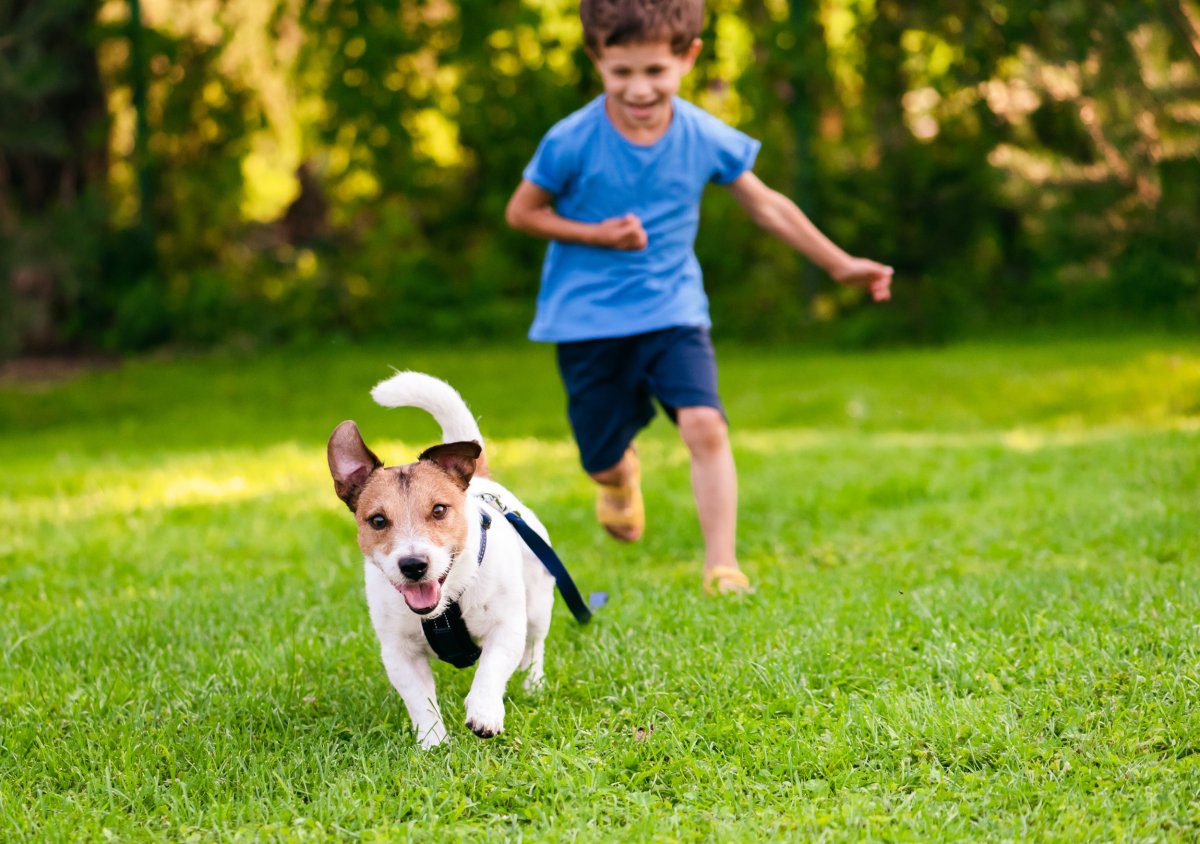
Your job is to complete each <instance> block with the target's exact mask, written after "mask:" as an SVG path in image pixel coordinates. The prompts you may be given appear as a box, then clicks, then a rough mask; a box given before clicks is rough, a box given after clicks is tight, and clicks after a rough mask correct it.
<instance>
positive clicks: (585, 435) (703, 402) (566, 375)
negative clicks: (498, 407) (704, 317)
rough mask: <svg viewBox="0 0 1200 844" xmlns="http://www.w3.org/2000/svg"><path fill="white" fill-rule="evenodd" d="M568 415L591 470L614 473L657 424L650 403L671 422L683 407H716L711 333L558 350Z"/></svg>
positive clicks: (692, 330) (663, 334) (678, 331)
mask: <svg viewBox="0 0 1200 844" xmlns="http://www.w3.org/2000/svg"><path fill="white" fill-rule="evenodd" d="M558 371H559V373H560V374H561V375H562V380H563V385H564V386H565V387H566V388H567V415H568V416H569V417H570V419H571V430H572V431H573V432H574V433H575V442H576V443H577V444H578V445H579V457H580V460H581V462H582V463H583V468H584V469H585V470H587V471H588V472H602V471H604V470H605V469H611V468H612V467H613V466H615V465H617V463H619V462H620V460H621V455H623V454H624V453H625V449H626V448H628V447H629V444H630V443H632V442H633V438H634V437H635V436H637V433H638V431H640V430H642V428H644V427H646V426H647V425H648V424H650V420H651V419H653V418H654V402H653V400H654V399H657V400H658V403H659V404H660V405H662V408H663V410H664V411H666V413H667V415H668V416H669V417H671V421H672V422H674V421H675V415H676V411H678V409H679V408H681V407H714V408H716V409H717V410H719V411H721V413H722V415H723V414H724V413H725V409H724V407H722V405H721V397H720V396H719V395H718V394H717V359H716V357H715V356H714V354H713V346H712V340H711V339H710V338H709V335H708V329H706V328H697V327H694V326H684V327H679V328H665V329H663V330H661V331H651V332H649V333H647V334H635V335H633V336H632V337H612V338H606V339H603V340H581V341H579V342H576V343H560V344H559V345H558Z"/></svg>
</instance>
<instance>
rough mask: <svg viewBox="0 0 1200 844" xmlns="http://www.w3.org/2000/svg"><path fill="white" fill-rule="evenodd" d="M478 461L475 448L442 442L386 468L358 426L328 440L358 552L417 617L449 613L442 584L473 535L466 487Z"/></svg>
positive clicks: (331, 466)
mask: <svg viewBox="0 0 1200 844" xmlns="http://www.w3.org/2000/svg"><path fill="white" fill-rule="evenodd" d="M480 454H481V449H480V446H479V444H478V443H474V442H458V443H445V444H443V445H436V446H434V447H432V448H429V449H426V450H425V452H424V453H422V454H421V456H420V457H419V458H418V460H417V462H416V463H409V464H408V465H406V466H393V467H390V468H384V467H383V463H382V462H381V461H380V460H379V458H378V457H376V456H375V455H374V454H373V453H372V452H371V450H370V449H369V448H367V446H366V444H365V443H364V442H363V439H362V435H361V434H360V433H359V431H358V426H357V425H355V424H354V423H353V422H350V421H346V422H343V423H342V424H341V425H339V426H338V427H337V428H336V429H334V432H333V434H332V435H331V436H330V438H329V447H328V457H329V471H330V474H331V475H332V476H333V484H334V489H335V490H336V491H337V494H338V497H339V498H341V499H342V500H343V501H344V502H346V506H347V507H349V508H350V509H351V510H352V511H353V512H354V517H355V520H356V521H357V522H358V547H359V548H360V549H361V550H362V552H363V556H364V557H365V558H366V559H367V560H368V561H369V562H370V563H371V564H372V565H374V566H375V567H377V568H378V569H379V570H380V571H381V572H382V573H383V576H384V577H386V578H387V579H388V581H389V582H390V583H391V584H392V586H393V587H395V589H396V591H397V592H399V593H400V595H401V596H402V597H403V598H404V602H405V603H406V604H407V605H408V608H409V609H410V610H412V611H413V612H415V613H417V614H418V615H428V614H430V613H432V612H434V610H437V609H440V608H443V607H444V601H443V595H442V585H443V584H444V583H445V582H446V578H447V577H448V576H449V575H450V572H451V569H452V568H453V567H454V564H455V562H457V560H458V559H459V558H460V557H461V556H462V555H463V553H464V549H465V547H466V544H467V539H468V537H469V535H470V525H469V522H468V510H469V508H468V506H467V487H468V485H469V484H470V482H471V477H472V476H473V475H474V473H475V468H476V461H477V460H478V459H479V456H480Z"/></svg>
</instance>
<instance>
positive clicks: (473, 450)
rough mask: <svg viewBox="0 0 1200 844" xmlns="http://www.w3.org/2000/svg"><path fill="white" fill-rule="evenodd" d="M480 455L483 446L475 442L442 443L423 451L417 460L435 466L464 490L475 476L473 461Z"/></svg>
mask: <svg viewBox="0 0 1200 844" xmlns="http://www.w3.org/2000/svg"><path fill="white" fill-rule="evenodd" d="M481 454H483V446H481V445H480V444H479V443H477V442H461V443H442V444H441V445H435V446H433V447H432V448H427V449H425V450H424V451H423V452H421V456H420V457H418V458H417V460H428V461H430V462H432V463H435V464H437V465H438V466H440V467H441V468H442V470H443V471H444V472H446V474H448V475H449V476H450V477H452V478H454V481H455V483H457V484H458V485H459V486H460V487H462V488H463V489H464V490H465V489H466V488H467V485H468V484H470V483H471V478H473V477H474V476H475V461H476V460H478V459H479V455H481Z"/></svg>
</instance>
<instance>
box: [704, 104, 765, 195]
mask: <svg viewBox="0 0 1200 844" xmlns="http://www.w3.org/2000/svg"><path fill="white" fill-rule="evenodd" d="M708 139H709V143H710V144H711V145H712V151H713V159H714V161H713V169H712V175H711V176H710V177H709V181H711V182H713V183H714V184H717V185H727V184H729V183H730V182H732V181H733V180H734V179H736V178H737V177H738V176H740V175H742V174H743V173H745V172H746V171H747V170H750V169H752V168H753V167H754V160H755V159H756V158H758V151H759V149H761V148H762V144H761V143H759V142H758V141H756V140H755V139H754V138H751V137H750V136H749V135H747V134H746V133H744V132H739V131H738V130H737V129H734V128H733V127H732V126H729V125H726V124H725V123H722V122H721V121H719V120H716V119H713V121H712V124H711V126H710V129H709V132H708Z"/></svg>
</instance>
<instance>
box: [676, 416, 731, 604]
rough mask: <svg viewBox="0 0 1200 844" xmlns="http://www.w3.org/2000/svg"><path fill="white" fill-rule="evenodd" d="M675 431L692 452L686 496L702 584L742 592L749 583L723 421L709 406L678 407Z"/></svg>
mask: <svg viewBox="0 0 1200 844" xmlns="http://www.w3.org/2000/svg"><path fill="white" fill-rule="evenodd" d="M677 419H678V422H679V433H680V436H682V437H683V442H684V444H686V445H687V447H688V451H689V452H690V453H691V456H692V495H693V496H694V497H695V499H696V512H697V515H698V516H699V518H700V532H701V533H702V534H703V535H704V582H705V583H706V584H708V583H710V581H712V582H714V585H715V587H716V589H717V590H718V591H742V590H744V589H745V588H746V587H747V586H748V585H749V584H748V583H747V582H746V580H745V577H744V575H743V576H738V575H737V574H734V572H740V569H739V568H738V561H737V549H736V542H737V501H738V490H737V468H736V466H735V464H734V462H733V449H732V448H730V445H729V425H728V423H726V421H725V417H724V415H722V413H721V411H719V410H717V409H716V408H715V407H683V408H680V409H679V410H678V412H677Z"/></svg>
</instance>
